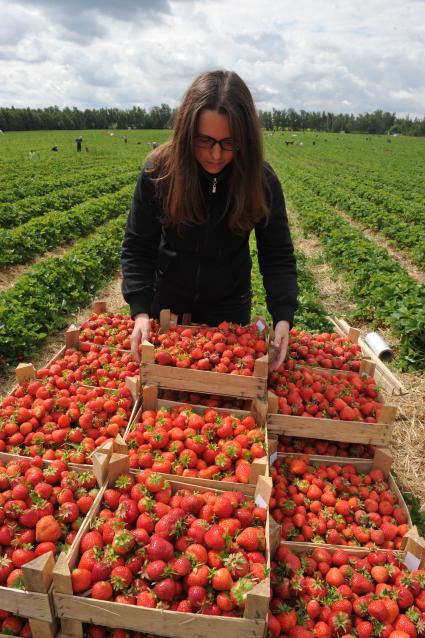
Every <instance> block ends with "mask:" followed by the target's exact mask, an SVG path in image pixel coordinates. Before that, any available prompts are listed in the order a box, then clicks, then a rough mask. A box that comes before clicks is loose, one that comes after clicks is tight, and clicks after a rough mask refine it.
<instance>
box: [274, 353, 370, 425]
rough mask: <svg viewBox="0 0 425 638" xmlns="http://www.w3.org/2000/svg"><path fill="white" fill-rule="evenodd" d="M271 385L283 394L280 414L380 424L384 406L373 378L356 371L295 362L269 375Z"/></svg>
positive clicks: (278, 393)
mask: <svg viewBox="0 0 425 638" xmlns="http://www.w3.org/2000/svg"><path fill="white" fill-rule="evenodd" d="M268 383H269V388H270V389H271V390H272V391H273V392H274V393H275V394H277V396H278V397H279V413H280V414H288V415H293V416H307V417H312V416H314V417H316V418H318V419H319V418H328V419H334V420H343V421H364V422H366V423H376V422H377V421H378V420H379V413H380V410H381V408H382V405H381V404H380V403H379V402H378V401H377V400H376V399H377V396H378V388H377V385H376V382H375V380H374V379H373V378H372V377H368V376H364V375H363V376H360V375H359V374H357V373H355V372H352V373H346V372H337V373H335V374H332V373H331V372H326V371H325V370H323V372H322V371H314V370H312V369H311V368H307V367H298V366H296V365H295V364H294V363H293V362H292V361H288V362H286V363H285V364H284V365H283V366H281V367H280V368H279V369H278V370H275V371H273V372H270V374H269V380H268Z"/></svg>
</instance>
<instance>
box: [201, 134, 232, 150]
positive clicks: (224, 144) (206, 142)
mask: <svg viewBox="0 0 425 638" xmlns="http://www.w3.org/2000/svg"><path fill="white" fill-rule="evenodd" d="M216 144H218V145H219V146H220V148H221V150H222V151H233V149H234V143H233V140H231V139H230V138H226V139H224V140H216V139H215V138H214V137H210V136H209V135H195V146H197V147H198V148H209V149H210V151H212V149H213V148H214V146H215V145H216Z"/></svg>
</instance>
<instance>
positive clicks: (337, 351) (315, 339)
mask: <svg viewBox="0 0 425 638" xmlns="http://www.w3.org/2000/svg"><path fill="white" fill-rule="evenodd" d="M288 357H289V358H290V359H294V360H295V361H297V362H298V363H304V364H306V365H310V366H319V367H321V368H335V369H337V370H352V371H353V372H358V371H359V370H360V364H361V361H362V350H361V347H360V346H359V345H358V344H357V343H352V342H351V341H349V340H348V339H347V337H340V336H339V335H337V334H336V333H335V332H332V333H329V332H323V333H322V334H311V333H308V332H303V331H302V330H297V329H296V328H292V329H291V330H290V331H289V344H288Z"/></svg>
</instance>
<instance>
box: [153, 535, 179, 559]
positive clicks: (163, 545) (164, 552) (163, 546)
mask: <svg viewBox="0 0 425 638" xmlns="http://www.w3.org/2000/svg"><path fill="white" fill-rule="evenodd" d="M147 554H148V558H149V560H163V561H166V562H167V561H169V560H170V559H171V558H172V557H173V556H174V547H173V545H172V544H171V543H170V542H169V541H167V540H165V538H161V536H157V535H156V534H153V535H152V536H151V539H150V543H149V545H147Z"/></svg>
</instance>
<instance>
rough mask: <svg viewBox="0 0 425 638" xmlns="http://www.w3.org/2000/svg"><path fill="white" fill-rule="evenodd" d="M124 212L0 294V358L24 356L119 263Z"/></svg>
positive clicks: (85, 301) (13, 358) (8, 359)
mask: <svg viewBox="0 0 425 638" xmlns="http://www.w3.org/2000/svg"><path fill="white" fill-rule="evenodd" d="M126 217H127V215H126V214H123V215H120V216H119V217H117V218H116V219H113V220H111V221H109V222H108V223H107V224H105V225H103V226H102V227H101V228H100V230H98V231H97V232H95V233H93V234H92V235H91V236H90V237H88V238H86V239H81V240H79V241H78V242H76V243H75V245H74V247H73V248H72V249H71V250H69V251H68V252H67V253H66V254H65V255H64V256H63V257H62V258H59V257H50V258H49V259H45V260H43V261H42V262H40V263H39V264H37V265H35V266H33V267H32V268H31V269H30V270H29V271H28V272H27V273H26V274H25V275H23V276H22V277H20V278H19V279H18V281H17V282H16V284H15V285H14V286H13V288H10V289H8V290H7V291H5V292H3V293H1V294H0V358H2V359H3V362H8V363H12V362H16V361H17V360H19V359H23V358H24V359H26V360H28V357H30V356H31V355H33V354H34V352H36V351H37V349H38V347H39V346H40V345H41V344H42V342H43V340H44V339H45V338H46V337H47V336H48V335H49V333H51V332H52V331H54V330H56V329H58V328H61V327H63V326H64V325H66V320H65V316H66V315H67V314H69V313H71V312H74V311H75V310H76V309H77V308H80V307H82V306H84V305H86V304H87V303H88V301H89V300H90V299H91V298H92V297H93V296H94V294H95V292H96V291H97V290H98V289H99V288H100V287H101V286H102V285H104V284H105V282H106V280H107V277H108V276H109V275H111V274H112V273H114V272H115V271H116V270H117V268H118V265H119V257H120V246H121V242H122V237H123V232H124V227H125V223H126Z"/></svg>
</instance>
